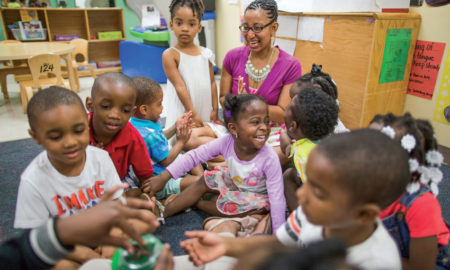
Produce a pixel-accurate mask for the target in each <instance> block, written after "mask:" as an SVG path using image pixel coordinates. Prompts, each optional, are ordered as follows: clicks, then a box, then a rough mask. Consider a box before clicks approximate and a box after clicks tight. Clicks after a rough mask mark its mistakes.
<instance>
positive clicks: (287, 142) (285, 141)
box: [280, 131, 292, 156]
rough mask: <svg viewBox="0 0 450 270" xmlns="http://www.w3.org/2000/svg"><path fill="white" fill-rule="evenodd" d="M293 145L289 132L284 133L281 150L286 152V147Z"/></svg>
mask: <svg viewBox="0 0 450 270" xmlns="http://www.w3.org/2000/svg"><path fill="white" fill-rule="evenodd" d="M291 144H292V139H291V137H289V135H288V134H287V132H286V131H284V132H283V133H281V135H280V149H282V150H286V147H288V145H291ZM284 153H286V152H284ZM288 156H289V155H288Z"/></svg>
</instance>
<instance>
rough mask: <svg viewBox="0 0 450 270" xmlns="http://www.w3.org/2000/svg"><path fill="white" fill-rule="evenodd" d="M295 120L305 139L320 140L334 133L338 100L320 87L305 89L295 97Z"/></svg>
mask: <svg viewBox="0 0 450 270" xmlns="http://www.w3.org/2000/svg"><path fill="white" fill-rule="evenodd" d="M293 101H294V107H293V118H294V121H295V122H296V123H297V125H298V126H299V127H300V130H301V131H302V133H303V135H304V136H305V138H308V139H310V140H313V141H314V140H319V139H322V138H323V137H325V136H327V135H329V134H330V133H332V132H333V130H334V126H336V125H337V123H338V114H339V107H338V105H337V104H336V100H334V99H332V98H331V97H330V96H328V95H327V94H325V93H324V92H323V91H320V88H319V87H315V86H310V87H306V88H304V89H303V90H302V91H301V92H300V93H299V94H298V95H297V96H295V97H294V99H293Z"/></svg>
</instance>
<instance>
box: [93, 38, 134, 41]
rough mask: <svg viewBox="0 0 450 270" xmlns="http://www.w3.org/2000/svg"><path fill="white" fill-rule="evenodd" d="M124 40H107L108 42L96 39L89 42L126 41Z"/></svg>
mask: <svg viewBox="0 0 450 270" xmlns="http://www.w3.org/2000/svg"><path fill="white" fill-rule="evenodd" d="M124 40H125V39H124V38H121V39H107V40H99V39H94V40H92V39H91V40H88V42H111V41H124Z"/></svg>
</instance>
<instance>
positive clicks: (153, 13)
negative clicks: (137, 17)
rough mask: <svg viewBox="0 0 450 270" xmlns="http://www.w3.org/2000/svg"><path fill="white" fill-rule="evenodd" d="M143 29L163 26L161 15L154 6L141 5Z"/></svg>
mask: <svg viewBox="0 0 450 270" xmlns="http://www.w3.org/2000/svg"><path fill="white" fill-rule="evenodd" d="M141 11H142V23H141V26H142V27H158V26H160V25H161V14H160V13H159V11H158V10H157V9H156V8H155V6H154V5H141Z"/></svg>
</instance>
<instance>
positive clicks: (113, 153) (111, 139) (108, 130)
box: [86, 72, 153, 198]
mask: <svg viewBox="0 0 450 270" xmlns="http://www.w3.org/2000/svg"><path fill="white" fill-rule="evenodd" d="M135 87H136V86H135V85H134V82H133V81H132V80H131V79H130V78H128V77H127V76H125V75H123V74H121V73H116V72H107V73H104V74H102V75H100V76H98V77H97V79H95V81H94V85H93V86H92V91H91V97H87V98H86V108H87V109H88V111H89V112H90V113H89V114H88V115H89V116H90V120H89V128H90V129H89V135H90V142H91V144H92V145H94V146H98V147H100V148H103V149H104V150H106V151H107V152H108V153H109V156H110V157H111V159H112V161H113V162H114V166H115V167H116V170H117V173H118V174H119V177H120V179H121V181H122V182H126V183H128V184H129V185H130V187H129V188H128V190H126V191H125V194H126V195H127V196H129V197H136V198H139V197H140V196H141V194H142V193H141V191H140V190H139V186H140V184H141V183H143V182H144V180H147V179H149V178H150V177H151V176H152V175H153V167H152V163H151V161H150V157H149V155H148V152H147V148H146V147H145V143H144V139H142V137H141V135H140V134H139V132H138V131H137V130H136V129H135V128H134V127H133V125H132V124H131V123H129V122H128V120H130V117H131V116H132V115H133V114H134V111H135V110H136V107H135V106H134V105H135V103H136V90H135ZM130 165H131V166H132V167H133V172H134V174H135V175H136V176H137V177H138V179H139V183H135V182H134V180H133V178H132V176H131V175H130V174H129V172H130Z"/></svg>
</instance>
